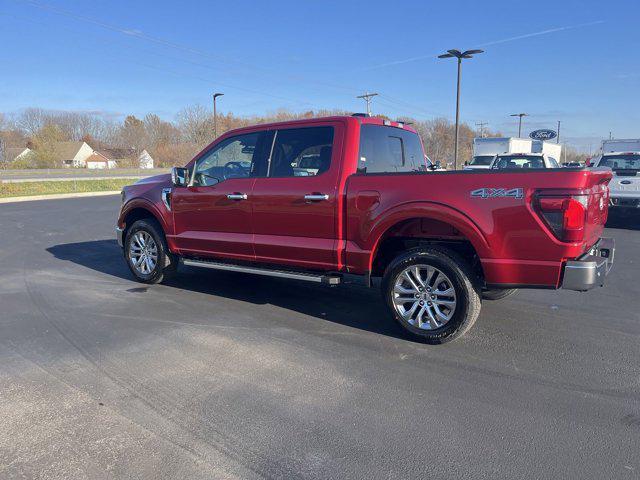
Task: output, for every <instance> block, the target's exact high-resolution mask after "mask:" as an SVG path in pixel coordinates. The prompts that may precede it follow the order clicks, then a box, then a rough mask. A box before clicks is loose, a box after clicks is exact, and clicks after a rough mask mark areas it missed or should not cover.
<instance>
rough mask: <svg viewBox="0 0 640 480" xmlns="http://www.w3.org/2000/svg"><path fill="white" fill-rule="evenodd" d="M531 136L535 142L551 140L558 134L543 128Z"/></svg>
mask: <svg viewBox="0 0 640 480" xmlns="http://www.w3.org/2000/svg"><path fill="white" fill-rule="evenodd" d="M529 136H530V137H531V138H533V139H534V140H551V139H552V138H556V137H557V136H558V134H557V133H556V132H554V131H553V130H547V129H546V128H543V129H542V130H534V131H533V132H531V133H530V134H529Z"/></svg>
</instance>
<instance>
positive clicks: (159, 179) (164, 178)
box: [135, 173, 171, 185]
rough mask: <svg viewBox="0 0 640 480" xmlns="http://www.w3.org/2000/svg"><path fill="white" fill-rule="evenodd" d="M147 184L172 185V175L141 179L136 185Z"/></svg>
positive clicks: (163, 174)
mask: <svg viewBox="0 0 640 480" xmlns="http://www.w3.org/2000/svg"><path fill="white" fill-rule="evenodd" d="M145 183H171V174H170V173H162V174H160V175H154V176H153V177H146V178H141V179H140V180H138V181H137V182H136V183H135V185H142V184H145Z"/></svg>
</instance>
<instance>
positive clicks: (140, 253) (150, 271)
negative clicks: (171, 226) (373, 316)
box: [124, 219, 178, 283]
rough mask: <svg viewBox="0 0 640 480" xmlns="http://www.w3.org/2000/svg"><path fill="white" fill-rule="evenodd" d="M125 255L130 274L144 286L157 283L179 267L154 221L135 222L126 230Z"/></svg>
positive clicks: (160, 229) (162, 233)
mask: <svg viewBox="0 0 640 480" xmlns="http://www.w3.org/2000/svg"><path fill="white" fill-rule="evenodd" d="M124 255H125V258H126V259H127V265H128V266H129V270H131V273H133V275H134V276H135V277H136V280H138V281H139V282H143V283H160V282H162V281H163V280H165V279H167V278H169V277H170V276H171V275H172V274H173V273H175V271H176V269H177V266H178V259H177V258H176V257H175V256H174V255H173V254H172V253H171V252H169V249H168V247H167V242H166V240H165V238H164V232H163V231H162V228H161V227H160V225H159V224H158V222H157V221H156V220H153V219H142V220H138V221H137V222H135V223H134V224H133V225H132V226H131V227H130V228H129V229H128V230H127V236H126V238H125V243H124Z"/></svg>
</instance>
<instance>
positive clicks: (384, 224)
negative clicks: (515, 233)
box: [369, 202, 490, 272]
mask: <svg viewBox="0 0 640 480" xmlns="http://www.w3.org/2000/svg"><path fill="white" fill-rule="evenodd" d="M414 218H425V219H431V220H438V221H440V222H443V223H447V224H449V225H451V226H452V227H454V228H455V229H456V230H458V231H459V232H460V233H461V234H462V236H463V237H464V238H466V239H467V240H468V241H469V242H470V243H471V245H472V246H473V248H474V249H475V251H476V253H477V254H478V256H480V258H482V257H484V256H486V255H487V254H488V252H489V251H490V245H489V242H488V241H487V238H486V236H485V235H484V233H483V232H482V230H481V229H480V228H479V227H478V225H477V224H476V223H475V222H474V221H473V220H472V219H471V218H470V217H469V216H467V215H466V214H465V213H463V212H461V211H460V210H457V209H455V208H453V207H450V206H448V205H445V204H443V203H438V202H406V203H402V204H400V205H396V206H394V207H392V208H390V209H389V210H386V211H385V212H382V213H381V214H380V215H378V216H377V218H376V221H375V222H374V223H373V225H372V226H371V230H370V231H371V233H370V235H369V238H370V239H374V241H373V242H372V243H371V244H370V246H371V248H370V252H371V253H370V255H369V271H370V272H371V271H372V269H373V261H374V259H375V256H376V254H377V253H378V248H379V246H380V242H381V240H382V239H383V238H384V237H385V234H386V233H387V232H388V231H389V230H390V229H392V228H393V227H394V226H395V225H397V224H398V223H400V222H403V221H406V220H411V219H414Z"/></svg>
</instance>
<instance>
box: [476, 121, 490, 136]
mask: <svg viewBox="0 0 640 480" xmlns="http://www.w3.org/2000/svg"><path fill="white" fill-rule="evenodd" d="M485 125H489V123H488V122H478V123H476V127H480V138H484V126H485Z"/></svg>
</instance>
